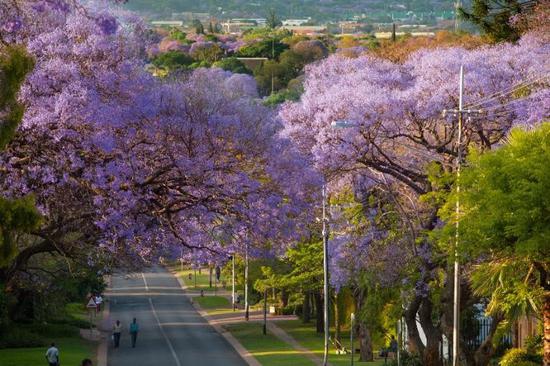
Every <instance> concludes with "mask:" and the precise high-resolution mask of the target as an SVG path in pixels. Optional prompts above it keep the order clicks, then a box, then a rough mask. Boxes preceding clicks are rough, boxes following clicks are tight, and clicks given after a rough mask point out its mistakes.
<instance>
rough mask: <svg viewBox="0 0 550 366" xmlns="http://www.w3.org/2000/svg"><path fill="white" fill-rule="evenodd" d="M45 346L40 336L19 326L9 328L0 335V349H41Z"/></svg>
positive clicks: (44, 341) (45, 342)
mask: <svg viewBox="0 0 550 366" xmlns="http://www.w3.org/2000/svg"><path fill="white" fill-rule="evenodd" d="M46 344H47V341H46V340H44V339H43V338H42V337H41V336H40V335H38V334H36V333H34V332H32V331H31V330H29V329H26V328H24V327H19V326H11V327H10V328H9V329H7V330H5V331H4V332H1V333H0V349H1V348H21V347H42V346H45V345H46Z"/></svg>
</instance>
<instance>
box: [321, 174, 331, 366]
mask: <svg viewBox="0 0 550 366" xmlns="http://www.w3.org/2000/svg"><path fill="white" fill-rule="evenodd" d="M326 211H327V185H326V182H324V183H323V233H322V235H323V282H324V283H323V285H324V286H323V292H324V304H323V305H324V306H323V307H324V309H323V310H324V328H325V344H324V353H323V366H326V365H327V364H328V339H329V331H330V329H329V326H330V324H329V322H328V297H329V294H328V228H327V212H326Z"/></svg>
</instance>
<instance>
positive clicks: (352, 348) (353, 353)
mask: <svg viewBox="0 0 550 366" xmlns="http://www.w3.org/2000/svg"><path fill="white" fill-rule="evenodd" d="M354 328H355V314H354V313H351V325H350V329H349V343H350V349H351V366H353V357H354V356H355V349H354V347H353V332H354V330H355V329H354Z"/></svg>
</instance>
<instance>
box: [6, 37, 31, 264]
mask: <svg viewBox="0 0 550 366" xmlns="http://www.w3.org/2000/svg"><path fill="white" fill-rule="evenodd" d="M33 67H34V60H33V58H32V57H30V56H29V55H28V54H27V52H26V50H25V49H24V48H22V47H19V46H8V47H4V48H3V49H0V85H1V88H0V150H1V149H3V148H4V147H5V146H6V145H7V144H8V142H9V141H10V139H11V138H12V137H13V135H14V134H15V131H16V130H17V127H18V126H19V124H20V123H21V120H22V118H23V114H24V112H25V107H24V106H23V105H22V104H20V103H19V102H18V101H17V93H18V92H19V89H20V88H21V85H22V84H23V82H24V81H25V78H26V76H27V74H28V73H29V72H30V71H31V70H32V69H33ZM39 223H40V214H39V213H38V211H37V210H36V208H35V205H34V199H33V198H32V197H31V196H29V197H24V198H21V199H16V200H10V199H6V198H4V197H1V196H0V268H1V267H5V266H6V265H8V264H9V263H10V261H11V260H12V259H13V258H14V256H15V255H16V254H17V246H16V239H17V237H18V235H20V234H22V233H25V232H28V231H30V230H32V229H34V228H36V227H37V226H38V225H39Z"/></svg>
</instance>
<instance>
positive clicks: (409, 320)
mask: <svg viewBox="0 0 550 366" xmlns="http://www.w3.org/2000/svg"><path fill="white" fill-rule="evenodd" d="M421 302H422V298H421V297H420V295H416V297H415V298H414V299H413V300H412V301H411V303H410V304H409V306H408V307H407V310H405V313H404V318H405V323H406V324H407V339H408V349H407V351H408V352H410V353H415V354H418V355H422V354H423V353H424V344H423V343H422V340H421V339H420V333H419V332H418V327H417V325H416V314H417V313H418V309H419V308H420V303H421Z"/></svg>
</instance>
